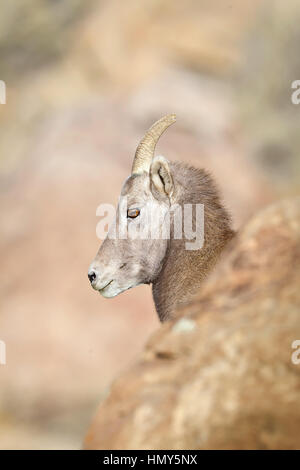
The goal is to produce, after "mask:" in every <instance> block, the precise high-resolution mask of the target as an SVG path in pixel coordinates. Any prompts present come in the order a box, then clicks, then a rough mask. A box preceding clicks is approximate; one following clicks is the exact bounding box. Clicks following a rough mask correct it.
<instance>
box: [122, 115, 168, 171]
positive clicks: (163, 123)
mask: <svg viewBox="0 0 300 470" xmlns="http://www.w3.org/2000/svg"><path fill="white" fill-rule="evenodd" d="M175 121H176V115H175V114H168V115H167V116H164V117H162V118H161V119H159V121H156V122H155V123H154V124H153V125H152V126H151V127H150V129H149V130H148V131H147V132H146V134H145V136H144V137H143V139H142V140H141V141H140V143H139V145H138V147H137V149H136V152H135V156H134V160H133V164H132V171H131V174H133V173H137V174H139V173H142V172H143V171H146V172H149V169H150V165H151V161H152V158H153V156H154V150H155V146H156V144H157V142H158V139H159V138H160V136H161V135H162V133H163V132H164V131H165V130H166V129H167V128H168V127H169V126H170V125H171V124H173V122H175Z"/></svg>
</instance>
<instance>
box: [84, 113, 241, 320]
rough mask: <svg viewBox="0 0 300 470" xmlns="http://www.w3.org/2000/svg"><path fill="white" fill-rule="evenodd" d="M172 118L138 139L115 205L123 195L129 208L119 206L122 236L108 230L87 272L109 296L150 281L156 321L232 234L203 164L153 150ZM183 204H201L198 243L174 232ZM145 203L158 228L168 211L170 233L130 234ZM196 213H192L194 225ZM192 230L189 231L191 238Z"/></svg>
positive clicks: (186, 294)
mask: <svg viewBox="0 0 300 470" xmlns="http://www.w3.org/2000/svg"><path fill="white" fill-rule="evenodd" d="M175 120H176V117H175V115H173V114H172V115H168V116H165V117H163V118H162V119H160V120H159V121H157V122H156V123H155V124H153V126H152V127H151V128H150V129H149V130H148V132H147V133H146V134H145V136H144V138H143V139H142V140H141V142H140V144H139V145H138V147H137V150H136V153H135V157H134V161H133V166H132V172H131V176H130V177H128V178H127V180H126V181H125V183H124V185H123V188H122V191H121V196H120V200H119V206H118V209H120V207H121V205H122V204H123V202H124V200H126V203H127V206H126V207H128V210H127V211H126V212H125V213H124V211H123V213H122V211H121V210H118V211H117V215H116V218H115V224H114V229H117V230H118V229H119V228H120V225H122V226H123V228H124V227H125V235H126V236H122V237H118V236H117V237H112V236H110V235H111V232H109V233H108V235H107V237H106V239H105V240H104V241H103V243H102V245H101V247H100V249H99V251H98V253H97V255H96V258H95V259H94V261H93V262H92V264H91V265H90V268H89V272H88V277H89V280H90V282H91V285H92V287H93V288H94V289H96V290H98V291H99V292H100V293H101V294H102V295H103V296H104V297H114V296H116V295H118V294H119V293H121V292H123V291H125V290H127V289H130V288H131V287H134V286H137V285H139V284H152V288H153V298H154V302H155V306H156V310H157V313H158V316H159V318H160V320H161V321H165V320H168V319H170V318H172V316H173V315H174V312H175V310H176V307H177V306H178V305H180V304H181V303H183V302H185V301H187V300H188V299H189V298H190V297H191V295H192V294H193V293H194V292H195V291H196V290H197V288H198V287H199V285H200V284H201V281H202V280H203V279H204V278H205V276H206V275H207V273H208V272H209V270H210V269H211V268H212V267H213V265H214V264H215V262H216V260H217V258H218V256H219V255H220V252H221V250H222V249H223V248H224V246H225V245H226V243H227V242H228V241H229V240H230V239H231V238H232V237H233V235H234V232H233V230H231V227H230V217H229V215H228V213H227V211H226V210H225V208H224V207H223V206H222V204H221V202H220V199H219V196H218V191H217V189H216V186H215V184H214V182H213V181H212V179H211V177H210V176H209V175H208V174H207V173H206V172H205V171H204V170H203V169H196V168H193V167H190V166H187V165H185V164H182V163H172V162H169V161H168V160H167V159H166V158H164V157H162V156H157V157H155V156H154V151H155V146H156V143H157V141H158V139H159V138H160V136H161V135H162V133H163V132H164V131H165V130H166V129H167V127H169V126H170V125H171V124H172V123H173V122H175ZM186 205H188V206H189V207H191V205H192V206H194V205H201V206H202V207H204V237H203V244H202V247H201V248H199V249H186V243H187V241H188V239H187V237H186V235H185V234H183V237H181V238H179V237H178V236H174V233H175V232H174V231H175V222H174V220H175V219H174V218H175V214H178V213H179V212H180V210H184V207H185V206H186ZM174 207H175V209H176V210H174ZM150 209H151V211H152V212H151V213H152V214H153V213H154V214H156V215H157V216H162V219H161V220H162V221H163V222H162V223H161V224H160V223H159V224H160V228H162V227H163V226H164V224H165V221H166V220H167V216H168V217H169V220H170V222H169V227H170V231H169V234H170V236H169V237H166V236H159V237H156V238H155V237H146V238H144V239H142V238H140V239H139V238H138V237H137V236H136V235H135V233H136V232H135V231H134V230H133V229H136V228H137V227H138V225H139V226H140V227H141V225H144V226H145V220H147V218H146V219H145V215H147V214H149V213H150ZM171 213H173V217H172V214H171ZM143 216H144V218H143ZM195 217H196V215H195V214H194V213H193V215H192V224H193V226H195V223H196V222H197V221H196V220H195ZM171 219H172V220H171ZM157 220H159V217H158V218H157ZM179 220H180V218H179ZM196 227H197V224H196ZM146 228H147V226H146ZM201 229H202V230H203V227H200V228H199V229H197V230H201ZM114 233H116V230H115V232H114ZM118 233H119V231H118ZM197 235H199V234H197V233H194V236H195V238H196V237H197ZM189 240H190V237H189Z"/></svg>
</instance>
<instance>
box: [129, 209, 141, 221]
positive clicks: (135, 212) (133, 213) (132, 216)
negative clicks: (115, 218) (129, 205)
mask: <svg viewBox="0 0 300 470" xmlns="http://www.w3.org/2000/svg"><path fill="white" fill-rule="evenodd" d="M138 215H140V210H139V209H128V211H127V217H129V219H135V218H136V217H137V216H138Z"/></svg>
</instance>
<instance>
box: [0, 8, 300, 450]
mask: <svg viewBox="0 0 300 470" xmlns="http://www.w3.org/2000/svg"><path fill="white" fill-rule="evenodd" d="M299 21H300V5H299V2H298V1H297V0H290V1H289V2H282V1H279V0H270V1H268V0H265V1H261V0H251V1H250V0H244V1H243V2H241V1H239V0H231V1H227V0H210V1H206V0H200V1H199V0H186V1H185V2H182V1H180V0H147V1H146V0H129V1H128V2H121V1H120V0H110V1H108V0H102V1H101V0H88V1H85V2H80V1H79V0H78V1H77V0H76V1H71V0H62V1H60V2H57V1H55V0H52V1H50V0H20V1H18V2H6V3H5V4H4V5H2V6H1V15H0V74H1V75H0V79H1V80H4V81H5V83H6V87H7V97H6V104H5V105H0V207H1V225H0V234H1V237H0V254H1V260H2V263H1V264H2V269H1V283H0V302H1V303H0V339H1V340H2V341H5V343H6V347H7V364H6V365H5V366H4V365H0V448H2V449H3V448H4V449H12V448H25V449H26V448H35V449H40V448H79V447H81V444H82V440H83V437H84V435H85V431H86V429H87V427H88V424H89V422H90V420H91V418H92V416H93V414H94V413H95V409H96V407H97V406H98V404H99V403H100V401H101V399H102V398H104V397H105V396H106V395H107V393H108V391H109V388H110V384H111V382H112V381H113V380H114V379H115V378H116V377H117V376H118V375H119V374H120V372H122V371H124V370H126V369H127V368H128V367H130V364H131V363H132V362H133V361H135V359H136V358H137V357H138V356H139V353H140V352H141V351H142V349H143V346H144V344H145V342H146V341H147V340H148V338H149V335H150V334H151V332H153V331H154V330H156V329H158V328H160V325H159V323H158V320H157V318H156V313H155V310H154V306H153V303H152V299H151V290H150V288H149V287H147V286H142V287H138V288H135V289H134V290H132V291H128V292H126V293H124V294H122V295H121V296H120V297H117V298H116V299H114V300H105V299H103V298H101V297H100V295H99V294H97V293H96V292H94V291H92V289H91V288H90V286H89V283H88V280H87V268H88V265H89V263H90V261H91V259H92V258H93V256H94V254H95V252H96V250H97V248H98V246H99V243H100V241H99V240H98V239H97V237H96V233H95V229H96V224H97V222H98V219H97V217H96V208H97V206H98V205H99V204H100V203H103V202H109V203H116V201H117V198H118V194H119V191H120V188H121V184H122V182H123V180H124V179H125V178H126V177H127V176H128V174H129V172H130V168H131V163H132V158H133V155H134V151H135V148H136V145H137V143H138V141H139V139H140V138H141V136H142V135H143V133H144V131H145V129H146V128H147V127H148V126H149V125H150V124H151V123H152V122H153V121H155V120H156V119H158V118H159V117H161V116H162V115H163V114H165V113H169V112H176V114H177V119H178V121H177V124H176V125H175V126H174V127H172V128H170V130H169V131H168V133H166V135H165V136H164V137H163V138H162V139H161V142H160V144H159V147H158V152H159V153H162V154H164V155H166V156H167V157H168V158H170V159H171V160H176V159H177V160H181V161H186V162H189V163H190V164H193V165H196V166H203V167H205V168H207V169H208V170H210V171H211V172H212V174H213V175H214V176H215V178H216V180H217V182H218V184H219V186H220V188H221V191H222V195H223V199H224V202H225V204H226V206H227V207H228V208H229V209H230V211H231V213H232V215H233V219H234V225H235V227H236V228H239V227H240V226H242V225H243V224H244V223H245V222H247V221H248V219H249V218H250V217H251V216H253V215H255V214H256V213H257V211H258V210H259V209H261V208H262V207H264V206H265V205H267V204H270V203H271V202H273V201H276V200H279V199H282V198H286V197H287V196H291V195H294V194H297V193H298V192H299V186H300V177H299V166H300V160H299V156H298V154H299V149H300V137H299V131H298V124H299V113H300V105H298V106H297V105H294V104H292V102H291V94H292V91H293V90H292V89H291V84H292V82H293V81H294V80H297V79H300V59H299V51H298V44H299V39H300V37H299V34H300V33H299V27H298V25H299ZM269 243H270V244H271V243H272V241H271V240H270V242H269ZM295 339H296V338H295Z"/></svg>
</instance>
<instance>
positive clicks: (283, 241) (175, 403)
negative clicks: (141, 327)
mask: <svg viewBox="0 0 300 470" xmlns="http://www.w3.org/2000/svg"><path fill="white" fill-rule="evenodd" d="M299 279H300V199H299V198H297V199H294V200H288V201H284V202H280V203H277V204H275V205H273V206H271V207H269V208H267V209H265V210H264V211H262V212H260V213H259V214H257V215H255V216H254V217H253V219H252V220H251V221H250V222H249V223H248V224H247V225H246V226H245V227H244V228H243V229H242V230H241V232H240V234H239V235H238V237H237V238H236V240H235V241H234V243H232V245H231V246H230V247H229V248H228V250H227V252H226V253H225V254H224V257H223V259H222V260H221V262H220V264H219V266H218V267H217V268H216V270H215V272H214V273H213V275H212V276H211V277H210V278H209V279H208V280H207V282H206V284H205V286H203V289H202V291H201V292H200V293H199V294H198V295H197V297H195V298H194V299H193V301H192V302H190V303H189V304H188V305H186V306H185V307H184V308H183V309H182V310H181V311H180V312H179V316H178V318H177V319H176V320H174V321H173V322H170V323H168V324H166V325H164V326H163V327H162V328H161V329H160V330H159V331H158V332H157V333H156V334H155V335H154V336H153V337H152V339H151V340H150V342H149V343H148V346H147V348H146V349H145V351H144V353H143V356H142V357H141V359H140V361H139V363H138V364H136V365H135V366H133V367H132V368H131V370H129V371H128V372H127V373H125V374H124V375H123V376H122V377H121V378H120V379H118V380H117V382H116V383H115V384H114V386H113V387H112V390H111V393H110V395H109V397H108V398H107V399H106V400H105V401H104V402H103V403H102V404H101V406H100V408H99V410H98V413H97V415H96V417H95V419H94V422H93V423H92V426H91V428H90V429H89V432H88V434H87V437H86V439H85V448H87V449H232V448H234V449H283V448H289V449H297V448H300V435H299V429H300V399H299V397H300V364H298V365H297V364H296V363H294V362H295V361H294V362H293V361H292V360H291V357H292V354H293V352H295V350H294V349H292V343H293V341H295V340H297V339H298V340H299V339H300V290H299ZM296 355H297V354H296ZM294 357H295V355H294ZM298 357H299V359H300V353H299V355H298Z"/></svg>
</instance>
